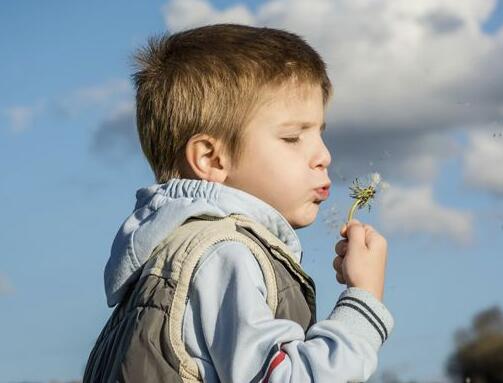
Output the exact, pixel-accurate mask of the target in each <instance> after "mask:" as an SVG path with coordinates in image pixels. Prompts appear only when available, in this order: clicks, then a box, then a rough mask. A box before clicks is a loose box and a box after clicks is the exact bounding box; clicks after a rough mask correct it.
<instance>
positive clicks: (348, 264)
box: [333, 219, 388, 301]
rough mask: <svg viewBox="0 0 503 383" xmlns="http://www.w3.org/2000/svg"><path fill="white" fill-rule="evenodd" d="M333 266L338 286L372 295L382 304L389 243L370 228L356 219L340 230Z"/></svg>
mask: <svg viewBox="0 0 503 383" xmlns="http://www.w3.org/2000/svg"><path fill="white" fill-rule="evenodd" d="M340 233H341V236H342V237H344V238H346V239H342V240H340V241H339V242H337V244H336V245H335V252H336V253H337V254H338V255H337V256H336V257H335V258H334V262H333V266H334V269H335V271H336V278H337V281H338V282H339V283H343V284H346V285H347V286H348V287H359V288H362V289H365V290H367V291H369V292H371V293H372V294H373V295H374V296H375V297H376V298H377V299H379V300H381V301H382V298H383V295H384V273H385V269H386V258H387V253H388V244H387V242H386V239H385V238H384V237H383V236H382V235H380V234H379V233H378V232H377V231H376V230H375V229H374V228H373V227H372V226H370V225H367V224H362V223H360V221H358V220H356V219H352V220H351V221H349V223H348V224H347V225H346V224H345V225H344V226H343V227H342V228H341V231H340Z"/></svg>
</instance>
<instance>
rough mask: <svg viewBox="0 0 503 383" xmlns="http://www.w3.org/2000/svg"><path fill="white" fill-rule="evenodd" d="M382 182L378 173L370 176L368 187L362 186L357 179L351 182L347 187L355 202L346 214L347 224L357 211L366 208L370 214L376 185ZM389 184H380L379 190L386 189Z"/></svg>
mask: <svg viewBox="0 0 503 383" xmlns="http://www.w3.org/2000/svg"><path fill="white" fill-rule="evenodd" d="M381 181H382V178H381V175H380V174H379V173H372V174H371V175H370V182H369V185H368V186H362V185H361V184H360V182H359V181H358V178H356V180H354V181H353V185H352V186H350V187H349V189H350V190H351V194H350V197H351V198H354V199H355V202H354V203H353V205H352V206H351V209H350V210H349V213H348V218H347V222H349V221H351V219H352V218H353V214H354V212H355V210H356V208H358V209H363V208H364V207H365V206H368V208H369V212H370V207H371V205H370V202H371V201H372V199H373V198H374V196H375V194H376V189H377V185H379V184H380V183H381ZM388 187H389V184H388V183H387V182H382V183H381V189H387V188H388Z"/></svg>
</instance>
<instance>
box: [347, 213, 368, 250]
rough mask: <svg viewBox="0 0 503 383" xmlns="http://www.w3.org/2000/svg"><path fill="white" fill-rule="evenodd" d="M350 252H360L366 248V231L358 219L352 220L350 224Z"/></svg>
mask: <svg viewBox="0 0 503 383" xmlns="http://www.w3.org/2000/svg"><path fill="white" fill-rule="evenodd" d="M347 230H348V251H350V250H351V249H354V251H358V250H360V249H361V248H362V247H363V246H365V229H364V227H363V225H362V224H361V223H360V222H359V221H358V220H356V219H352V220H351V221H349V224H348V229H347Z"/></svg>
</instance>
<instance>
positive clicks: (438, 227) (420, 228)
mask: <svg viewBox="0 0 503 383" xmlns="http://www.w3.org/2000/svg"><path fill="white" fill-rule="evenodd" d="M379 219H380V225H382V227H383V230H385V231H387V232H389V233H390V234H416V233H428V234H431V235H432V236H434V237H438V238H444V237H446V238H448V239H450V240H453V241H455V242H457V243H459V244H461V245H468V244H470V243H471V242H472V240H473V234H472V220H473V217H472V215H471V213H468V212H462V211H458V210H456V209H453V208H448V207H445V206H441V205H440V204H439V203H438V202H436V201H435V200H434V199H433V192H432V188H431V186H429V185H425V186H416V187H398V186H394V185H393V186H390V187H389V188H388V189H387V190H385V191H383V192H382V193H381V195H380V197H379Z"/></svg>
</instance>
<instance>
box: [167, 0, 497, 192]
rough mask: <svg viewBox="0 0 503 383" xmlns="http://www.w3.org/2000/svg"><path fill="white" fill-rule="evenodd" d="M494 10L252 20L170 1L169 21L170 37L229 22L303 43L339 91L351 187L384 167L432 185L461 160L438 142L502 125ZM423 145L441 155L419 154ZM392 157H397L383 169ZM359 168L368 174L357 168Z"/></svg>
mask: <svg viewBox="0 0 503 383" xmlns="http://www.w3.org/2000/svg"><path fill="white" fill-rule="evenodd" d="M495 5H496V0H483V1H481V0H441V1H439V0H422V1H416V2H413V1H408V0H397V1H367V0H313V1H309V2H307V1H304V0H268V1H264V2H263V3H262V4H260V5H258V6H257V8H256V10H255V11H252V10H250V9H247V8H246V7H245V6H244V5H239V4H238V5H233V6H231V7H228V8H226V9H223V10H219V9H216V8H215V7H214V6H213V5H212V4H211V2H210V1H208V0H189V1H187V0H169V1H168V2H167V3H166V5H165V6H164V7H163V8H162V11H163V15H164V18H165V22H166V25H167V27H168V29H169V30H170V31H171V32H176V31H179V30H183V29H188V28H191V27H196V26H200V25H206V24H214V23H220V22H224V21H225V22H236V23H242V24H249V25H255V26H269V27H273V28H281V29H286V30H289V31H291V32H294V33H296V34H299V35H300V36H301V37H303V38H305V39H306V40H307V42H308V43H309V44H311V45H312V46H313V47H314V48H315V49H316V50H317V51H318V52H319V53H320V54H321V55H322V57H323V58H324V60H325V62H326V63H327V66H328V70H329V75H330V78H331V79H332V81H333V83H334V88H335V89H334V90H335V97H334V100H333V104H332V105H331V106H330V107H329V109H328V116H327V122H328V124H327V125H328V126H329V130H330V128H332V127H333V126H335V128H336V132H337V134H339V135H338V136H337V138H336V139H334V142H336V143H337V145H340V147H338V148H337V152H338V154H339V157H338V158H337V157H336V158H335V159H337V160H338V163H339V164H341V163H345V164H347V167H346V168H345V169H344V172H345V173H346V175H347V176H348V178H351V177H352V176H354V175H355V174H361V173H364V172H368V171H373V170H378V171H381V170H384V169H381V168H378V167H377V166H380V165H382V168H388V169H389V170H390V171H389V172H388V174H385V176H390V175H393V176H398V177H405V178H407V177H409V176H410V179H416V180H420V181H421V182H426V181H430V182H431V181H433V179H434V178H435V175H436V173H437V169H438V167H439V166H438V164H439V162H440V161H441V160H442V159H444V158H445V157H448V156H453V155H459V150H454V151H452V150H450V149H447V150H445V149H444V148H442V147H441V146H439V145H435V144H434V143H433V142H432V141H431V138H432V137H435V136H436V137H439V138H440V140H441V142H442V143H447V144H449V143H450V142H451V143H452V138H450V137H449V136H448V134H449V132H451V130H452V129H457V130H459V129H466V130H471V129H476V127H477V126H480V124H485V123H488V122H490V121H493V120H497V119H501V118H502V116H503V112H502V110H503V109H502V106H501V105H503V92H502V91H501V89H503V66H501V65H500V63H501V62H502V61H503V48H502V47H503V28H502V29H501V30H500V32H499V33H498V34H495V35H487V34H485V33H484V32H483V31H482V28H481V25H482V23H483V22H484V20H486V19H487V17H488V16H489V14H490V13H491V11H492V9H494V7H495ZM334 122H335V124H334ZM328 133H329V132H328ZM432 133H434V134H432ZM395 134H397V137H394V135H395ZM341 137H342V138H341ZM381 137H384V138H389V140H388V142H385V141H384V139H381ZM332 138H334V137H333V136H332ZM337 140H338V141H337ZM376 140H377V141H379V142H380V143H381V146H376V145H375V142H376ZM425 141H430V143H432V144H433V146H430V144H429V143H427V144H426V145H419V144H418V143H421V142H425ZM346 142H354V143H355V145H352V146H351V145H348V144H346ZM332 146H333V145H332ZM345 147H346V148H345ZM365 148H367V149H369V148H371V152H372V153H374V154H376V155H375V156H371V155H370V154H369V153H368V152H366V151H365ZM384 151H387V152H389V153H391V155H392V157H391V158H389V160H388V161H387V163H385V162H380V163H379V159H378V158H379V157H380V154H379V153H383V152H384ZM341 154H342V155H341ZM360 162H361V164H360V165H362V166H365V167H366V168H362V166H360V168H356V167H355V166H353V165H352V164H358V163H360ZM478 165H481V164H478ZM372 166H374V167H372ZM369 167H372V168H369ZM491 185H492V184H486V186H488V187H493V186H491Z"/></svg>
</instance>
